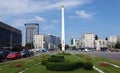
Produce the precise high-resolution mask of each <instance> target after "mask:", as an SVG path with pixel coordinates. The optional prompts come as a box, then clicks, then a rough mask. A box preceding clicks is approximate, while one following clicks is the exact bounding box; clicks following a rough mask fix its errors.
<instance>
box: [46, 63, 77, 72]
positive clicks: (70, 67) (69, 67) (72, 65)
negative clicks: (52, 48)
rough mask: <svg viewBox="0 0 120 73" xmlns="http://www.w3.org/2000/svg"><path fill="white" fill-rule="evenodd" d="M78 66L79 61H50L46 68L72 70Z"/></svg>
mask: <svg viewBox="0 0 120 73" xmlns="http://www.w3.org/2000/svg"><path fill="white" fill-rule="evenodd" d="M77 67H78V63H77V62H74V63H64V62H62V63H54V62H48V63H47V65H46V68H47V69H48V70H52V71H70V70H74V69H76V68H77Z"/></svg>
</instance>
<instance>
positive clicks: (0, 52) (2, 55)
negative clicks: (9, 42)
mask: <svg viewBox="0 0 120 73" xmlns="http://www.w3.org/2000/svg"><path fill="white" fill-rule="evenodd" d="M8 54H9V50H4V49H0V62H2V61H4V59H5V58H6V56H7V55H8Z"/></svg>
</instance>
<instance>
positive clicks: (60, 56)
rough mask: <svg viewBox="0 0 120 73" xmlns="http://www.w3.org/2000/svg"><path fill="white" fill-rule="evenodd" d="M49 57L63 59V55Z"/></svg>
mask: <svg viewBox="0 0 120 73" xmlns="http://www.w3.org/2000/svg"><path fill="white" fill-rule="evenodd" d="M51 58H60V59H64V56H63V55H52V56H51Z"/></svg>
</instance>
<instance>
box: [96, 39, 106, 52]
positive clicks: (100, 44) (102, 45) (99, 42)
mask: <svg viewBox="0 0 120 73" xmlns="http://www.w3.org/2000/svg"><path fill="white" fill-rule="evenodd" d="M107 47H108V42H107V40H104V39H98V40H95V48H96V50H102V48H103V49H105V48H107Z"/></svg>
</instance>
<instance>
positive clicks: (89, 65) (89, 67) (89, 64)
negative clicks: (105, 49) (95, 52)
mask: <svg viewBox="0 0 120 73" xmlns="http://www.w3.org/2000/svg"><path fill="white" fill-rule="evenodd" d="M84 68H85V69H86V70H92V69H93V64H92V63H91V62H85V63H84Z"/></svg>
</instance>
